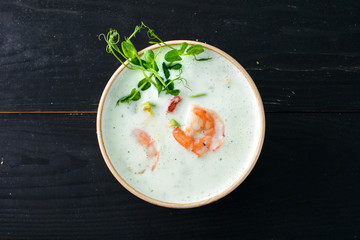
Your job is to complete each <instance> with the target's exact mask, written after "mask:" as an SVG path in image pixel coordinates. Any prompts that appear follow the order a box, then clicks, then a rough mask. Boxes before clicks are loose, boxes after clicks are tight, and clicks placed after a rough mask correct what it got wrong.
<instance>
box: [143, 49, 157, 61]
mask: <svg viewBox="0 0 360 240" xmlns="http://www.w3.org/2000/svg"><path fill="white" fill-rule="evenodd" d="M144 58H145V61H147V62H150V63H152V62H153V61H154V60H155V54H154V52H153V51H152V50H146V51H145V53H144Z"/></svg>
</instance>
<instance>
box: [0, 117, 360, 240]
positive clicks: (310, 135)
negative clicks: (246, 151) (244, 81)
mask: <svg viewBox="0 0 360 240" xmlns="http://www.w3.org/2000/svg"><path fill="white" fill-rule="evenodd" d="M266 117H267V132H266V139H265V144H264V149H263V152H262V154H261V157H260V159H259V161H258V163H257V165H256V166H255V168H254V170H253V172H252V173H251V174H250V175H249V177H248V178H247V179H246V180H245V182H244V183H243V184H242V185H241V186H240V187H239V188H237V189H236V190H235V191H234V192H233V193H231V194H230V195H228V196H227V197H225V198H224V199H222V200H220V201H218V202H216V203H213V204H210V205H208V206H205V207H201V208H197V209H190V210H173V209H166V208H161V207H157V206H153V205H151V204H148V203H146V202H143V201H142V200H139V199H137V198H136V197H134V196H132V195H131V194H130V193H129V192H127V191H126V190H125V189H124V188H123V187H122V186H121V185H120V184H118V183H117V182H116V180H115V179H114V178H113V177H112V175H111V173H110V172H109V170H108V169H107V168H106V166H105V164H104V162H103V160H102V157H101V155H100V152H99V150H98V146H97V139H96V134H95V114H84V115H67V114H35V115H32V114H27V115H16V114H9V115H5V114H2V115H0V146H1V148H0V159H1V160H0V162H1V164H0V238H1V239H3V238H6V239H73V238H76V239H118V238H120V239H155V238H156V239H193V238H197V239H238V238H239V237H241V239H356V238H358V237H359V236H360V232H359V228H358V223H359V221H360V193H359V191H358V190H359V188H360V181H359V177H360V162H359V159H360V152H359V151H358V150H357V148H358V146H359V145H360V140H359V134H360V132H359V131H360V130H359V129H360V125H359V124H360V114H358V113H346V114H337V113H322V114H319V113H317V114H314V113H301V114H300V113H293V114H282V113H270V114H267V116H266Z"/></svg>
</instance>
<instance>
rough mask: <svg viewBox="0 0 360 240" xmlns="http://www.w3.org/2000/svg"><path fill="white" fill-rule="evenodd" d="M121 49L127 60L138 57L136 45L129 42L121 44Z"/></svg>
mask: <svg viewBox="0 0 360 240" xmlns="http://www.w3.org/2000/svg"><path fill="white" fill-rule="evenodd" d="M121 49H122V51H123V53H124V55H125V56H126V57H127V58H136V57H137V56H138V53H137V51H136V49H135V47H134V45H133V44H132V43H131V42H130V41H129V40H127V41H123V42H121Z"/></svg>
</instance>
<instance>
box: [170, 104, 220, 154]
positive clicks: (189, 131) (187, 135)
mask: <svg viewBox="0 0 360 240" xmlns="http://www.w3.org/2000/svg"><path fill="white" fill-rule="evenodd" d="M191 114H192V118H190V121H189V122H188V124H187V126H186V127H185V129H184V130H182V129H180V128H175V129H174V130H173V132H172V134H173V137H174V138H175V140H176V141H177V142H178V143H179V144H180V145H181V146H183V147H184V148H185V149H187V150H189V151H191V152H193V153H194V154H196V156H198V157H201V156H202V155H204V154H205V153H207V152H208V151H215V150H217V149H218V148H219V147H221V145H222V144H223V143H224V137H225V131H224V123H223V121H222V120H221V119H220V117H219V116H218V115H217V114H216V113H215V112H213V111H210V110H205V109H203V108H201V107H198V106H193V107H192V109H191Z"/></svg>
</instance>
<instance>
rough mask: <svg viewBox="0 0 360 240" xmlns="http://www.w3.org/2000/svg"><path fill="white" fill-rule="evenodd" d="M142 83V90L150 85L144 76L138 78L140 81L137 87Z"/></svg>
mask: <svg viewBox="0 0 360 240" xmlns="http://www.w3.org/2000/svg"><path fill="white" fill-rule="evenodd" d="M144 84H145V85H144ZM142 85H144V86H143V87H142V88H141V90H142V91H145V90H147V89H148V88H149V87H151V83H149V82H148V81H147V80H146V78H144V79H142V80H140V82H139V83H138V85H137V86H138V88H140V87H141V86H142Z"/></svg>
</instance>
